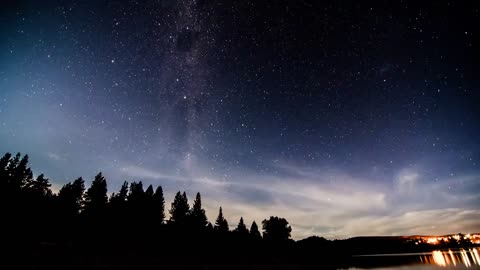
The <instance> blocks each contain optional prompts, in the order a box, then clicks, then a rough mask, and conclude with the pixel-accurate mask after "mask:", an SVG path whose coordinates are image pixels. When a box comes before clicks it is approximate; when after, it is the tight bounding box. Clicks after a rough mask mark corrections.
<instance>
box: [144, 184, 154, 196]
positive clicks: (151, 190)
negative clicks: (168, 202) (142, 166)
mask: <svg viewBox="0 0 480 270" xmlns="http://www.w3.org/2000/svg"><path fill="white" fill-rule="evenodd" d="M145 197H147V198H152V197H153V187H152V185H149V186H148V187H147V190H145Z"/></svg>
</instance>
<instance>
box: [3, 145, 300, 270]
mask: <svg viewBox="0 0 480 270" xmlns="http://www.w3.org/2000/svg"><path fill="white" fill-rule="evenodd" d="M0 190H1V192H2V196H0V200H1V201H0V205H1V212H2V215H3V217H4V218H3V220H4V225H5V232H8V233H6V234H5V237H6V242H4V243H9V245H12V246H17V247H18V248H24V247H35V248H38V246H39V245H40V246H41V247H42V249H43V250H46V249H49V248H54V249H55V252H59V250H58V249H59V247H61V249H60V250H61V252H63V251H65V250H70V251H71V250H72V249H73V250H76V249H81V250H82V252H87V253H89V252H92V254H99V253H100V254H103V255H102V257H108V256H107V255H108V254H109V255H111V256H113V254H117V255H118V253H124V252H126V253H127V254H130V255H132V254H136V255H135V257H136V256H138V255H140V254H141V255H142V256H144V255H145V254H150V255H155V256H153V257H164V256H169V257H178V258H183V257H189V256H186V255H187V254H183V252H185V250H183V249H184V247H185V246H186V245H187V246H188V245H193V246H203V247H204V248H205V249H199V250H198V251H197V252H196V254H194V257H195V258H197V259H198V258H209V257H211V253H212V252H215V253H217V254H222V255H221V257H222V258H223V259H225V258H228V257H229V256H230V255H231V254H229V253H232V251H235V250H236V253H237V254H236V255H238V253H239V252H240V253H242V252H245V253H246V254H248V256H246V257H248V258H250V259H251V258H256V257H257V255H256V254H255V252H256V251H258V252H259V249H260V248H262V247H263V248H264V247H265V245H273V246H278V245H286V246H288V245H291V243H293V241H292V240H291V239H290V234H291V227H290V225H289V224H288V222H287V220H286V219H284V218H279V217H273V216H272V217H270V218H269V219H265V220H263V221H262V223H261V225H262V230H263V234H262V233H260V231H259V228H258V226H257V223H256V222H255V221H253V222H252V224H251V225H250V226H248V227H247V225H246V224H245V223H244V220H243V218H240V220H239V221H238V224H237V226H236V228H235V229H233V230H230V227H229V225H228V224H229V223H228V221H227V220H226V218H225V217H224V215H223V211H222V207H220V208H219V212H218V216H217V218H216V220H215V221H214V222H213V224H212V223H211V222H209V221H208V219H207V216H206V214H205V210H204V209H203V207H202V197H201V194H200V193H197V194H196V196H195V199H194V201H193V205H192V206H190V204H189V200H188V198H187V194H186V193H185V192H180V191H179V192H177V193H176V195H175V198H174V200H173V202H172V203H171V207H170V209H169V210H168V218H167V215H166V207H165V199H164V193H163V189H162V187H161V186H158V187H156V188H155V187H153V186H152V185H149V186H148V187H146V188H144V186H143V183H142V182H141V181H140V182H131V183H128V182H124V183H123V185H122V186H121V188H120V190H118V191H117V192H114V193H112V194H111V196H108V190H107V180H106V179H105V177H104V176H103V175H102V173H98V174H97V175H96V176H95V178H94V179H93V181H92V182H91V184H90V186H89V187H88V188H87V187H86V185H85V180H84V179H83V178H81V177H79V178H77V179H75V180H73V181H72V182H69V183H67V184H65V185H63V186H62V187H61V188H60V190H59V191H58V193H54V192H52V190H51V184H50V182H49V179H48V178H46V177H45V175H43V174H40V175H38V176H37V177H34V176H33V172H32V170H31V168H30V167H29V160H28V155H24V156H22V155H21V154H20V153H18V154H17V155H15V156H13V155H11V154H10V153H6V154H5V155H4V156H3V157H2V158H1V159H0ZM273 243H275V244H273ZM246 247H248V249H249V250H243V251H242V249H243V248H246ZM62 249H63V250H62ZM252 252H253V253H252ZM236 255H235V256H236ZM263 255H265V254H263ZM69 256H70V255H66V257H69ZM150 257H152V256H150ZM258 257H261V255H260V253H258ZM183 263H185V262H183Z"/></svg>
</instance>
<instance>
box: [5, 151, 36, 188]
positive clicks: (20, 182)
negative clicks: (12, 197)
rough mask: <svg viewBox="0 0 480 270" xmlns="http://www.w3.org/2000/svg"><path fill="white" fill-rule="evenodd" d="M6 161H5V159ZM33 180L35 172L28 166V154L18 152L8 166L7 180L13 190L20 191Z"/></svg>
mask: <svg viewBox="0 0 480 270" xmlns="http://www.w3.org/2000/svg"><path fill="white" fill-rule="evenodd" d="M3 162H4V161H3ZM32 181H33V174H32V170H31V169H30V167H28V155H24V156H23V158H22V155H21V154H20V153H17V155H15V157H14V158H13V159H12V158H11V159H10V160H9V161H8V165H7V166H6V182H7V185H8V187H9V189H10V190H11V191H19V190H20V189H22V188H24V187H26V186H28V185H29V184H30V183H31V182H32Z"/></svg>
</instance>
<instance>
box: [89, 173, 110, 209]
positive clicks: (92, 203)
mask: <svg viewBox="0 0 480 270" xmlns="http://www.w3.org/2000/svg"><path fill="white" fill-rule="evenodd" d="M107 201H108V197H107V180H106V179H105V177H103V175H102V173H101V172H100V173H98V174H97V175H96V176H95V179H94V180H93V182H92V185H91V186H90V188H89V189H88V190H87V192H86V193H85V210H86V211H93V212H101V211H103V210H104V209H105V207H106V205H107Z"/></svg>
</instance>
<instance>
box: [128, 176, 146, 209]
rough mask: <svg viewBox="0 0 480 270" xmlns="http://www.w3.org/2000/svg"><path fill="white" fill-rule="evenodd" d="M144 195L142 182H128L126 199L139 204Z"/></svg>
mask: <svg viewBox="0 0 480 270" xmlns="http://www.w3.org/2000/svg"><path fill="white" fill-rule="evenodd" d="M144 197H145V191H143V183H142V181H140V182H138V183H137V182H132V183H131V184H130V192H129V194H128V201H129V202H131V203H132V204H134V205H140V204H141V203H142V201H143V199H144Z"/></svg>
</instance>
